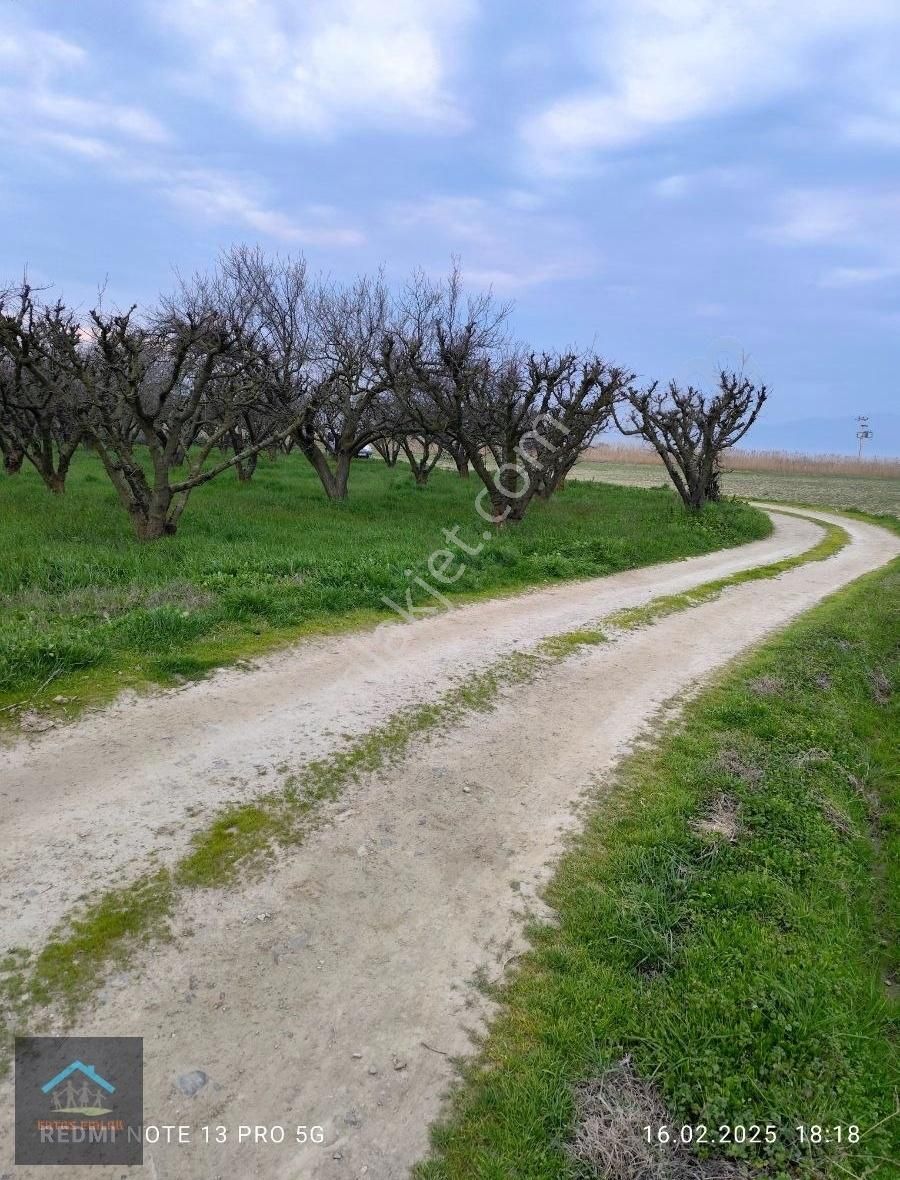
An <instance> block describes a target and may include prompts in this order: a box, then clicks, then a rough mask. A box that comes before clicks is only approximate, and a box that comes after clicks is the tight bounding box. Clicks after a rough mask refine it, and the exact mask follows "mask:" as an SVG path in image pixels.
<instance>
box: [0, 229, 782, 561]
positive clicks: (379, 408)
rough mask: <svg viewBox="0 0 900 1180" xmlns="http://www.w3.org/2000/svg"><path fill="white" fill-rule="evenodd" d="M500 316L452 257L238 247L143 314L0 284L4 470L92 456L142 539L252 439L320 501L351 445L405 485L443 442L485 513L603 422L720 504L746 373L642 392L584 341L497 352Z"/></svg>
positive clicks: (343, 469)
mask: <svg viewBox="0 0 900 1180" xmlns="http://www.w3.org/2000/svg"><path fill="white" fill-rule="evenodd" d="M509 312H510V308H509V306H508V305H504V304H500V303H498V302H497V301H496V300H495V299H494V298H493V296H492V295H490V294H476V295H471V294H467V293H466V292H465V291H464V290H463V286H462V282H461V278H460V274H459V270H458V269H457V268H456V267H454V268H453V269H452V270H451V272H450V275H449V277H448V278H447V279H446V280H444V281H433V280H431V279H429V278H427V277H426V276H424V275H421V274H419V275H416V276H414V277H413V279H412V280H411V281H410V282H409V283H408V284H407V285H406V286H405V287H404V288H403V290H402V291H400V292H398V293H394V292H391V291H390V290H389V288H388V287H387V285H386V283H385V281H384V278H383V276H382V275H376V276H374V277H362V278H359V279H357V280H356V281H355V282H353V283H350V284H349V285H343V286H342V285H338V284H336V283H333V282H330V281H326V280H322V279H313V278H312V277H311V276H310V275H309V273H308V271H307V267H306V264H305V262H304V260H303V259H302V258H272V257H268V256H266V255H265V254H264V253H263V252H262V251H261V250H259V249H258V248H249V247H245V246H241V247H236V248H234V249H232V250H231V251H229V252H228V253H226V254H224V255H223V256H222V257H221V258H220V260H219V262H218V264H217V266H216V268H215V269H214V270H213V271H212V272H211V273H210V274H206V275H199V276H195V277H194V278H193V279H191V280H190V281H186V282H182V283H181V284H180V286H179V288H178V290H177V292H176V293H175V295H174V296H172V297H170V298H166V299H163V300H161V301H160V303H159V304H158V305H157V306H156V307H155V308H154V309H153V310H151V311H150V312H148V313H146V314H142V315H139V314H138V312H137V308H136V307H132V308H130V309H129V310H127V311H119V310H108V309H106V308H104V307H103V306H102V303H101V305H99V306H98V307H96V308H94V309H93V310H92V311H90V313H89V314H88V315H87V317H82V316H80V315H79V314H78V313H77V312H76V311H75V310H74V309H72V308H70V307H67V306H66V305H65V304H64V303H63V302H61V301H50V300H48V299H46V298H45V297H44V293H43V292H41V291H36V290H34V289H33V288H32V287H31V286H30V285H29V283H28V282H27V281H25V282H22V283H21V284H18V285H17V286H15V287H11V288H8V289H7V290H6V291H0V450H2V455H3V461H4V466H5V469H6V471H7V472H8V473H9V474H15V473H16V472H17V471H18V470H19V469H20V468H21V467H22V465H23V464H24V463H26V462H27V463H30V464H32V465H33V466H34V467H35V469H36V470H37V471H38V472H39V474H40V475H41V478H42V479H43V480H44V482H45V483H46V485H47V487H48V488H49V489H50V490H51V491H53V492H56V493H59V492H62V490H63V488H64V486H65V480H66V474H67V471H68V468H69V465H70V463H71V460H72V457H73V455H74V454H75V452H76V451H77V449H78V448H79V447H80V446H84V447H88V448H90V449H91V450H93V451H94V452H95V453H96V455H97V456H98V458H99V459H100V462H101V463H102V465H103V467H104V469H105V471H106V473H107V475H108V477H109V479H110V481H111V483H112V486H113V487H114V489H115V491H116V494H117V495H118V498H119V500H120V502H121V504H122V506H123V507H124V508H125V510H126V511H127V512H128V514H129V516H130V518H131V520H132V522H133V525H134V529H135V532H136V534H137V536H138V537H140V538H141V539H144V540H150V539H153V538H158V537H161V536H164V535H165V534H167V533H172V532H174V531H175V529H176V528H177V526H178V521H179V519H180V517H181V514H182V512H183V511H184V508H185V505H186V503H187V501H188V498H189V496H190V493H191V491H192V490H193V489H194V488H195V487H197V486H199V485H200V484H202V483H206V482H207V481H209V480H211V479H214V478H216V476H218V475H220V474H221V473H222V472H224V471H226V470H228V469H234V470H235V471H236V473H237V476H238V478H239V479H242V480H248V479H250V478H251V477H252V475H253V471H254V468H255V466H256V462H257V458H258V456H259V454H260V453H261V452H263V451H267V452H269V453H270V454H272V455H275V454H278V453H280V452H282V451H291V450H298V451H299V452H300V453H301V454H302V455H303V457H304V458H305V459H306V460H307V461H308V462H309V463H310V465H311V466H312V467H313V469H314V470H315V472H316V474H317V476H318V478H319V480H320V481H321V484H322V488H323V490H324V492H325V494H326V495H327V496H328V497H330V498H332V499H343V498H344V497H346V496H347V494H348V488H349V480H350V474H351V464H352V460H353V459H354V457H355V456H357V455H358V454H359V453H360V451H361V449H362V448H364V447H373V448H374V449H375V450H377V451H378V452H379V453H380V454H381V455H382V457H383V458H384V459H385V461H386V462H388V463H390V464H393V463H395V462H396V461H397V458H398V457H399V455H400V454H401V453H403V454H404V455H405V457H406V459H407V460H408V462H409V465H410V469H411V471H412V475H413V478H415V479H416V481H417V482H418V483H425V482H426V481H427V479H428V475H429V472H430V471H431V470H432V469H433V467H434V465H435V463H436V462H437V461H438V459H439V458H440V457H441V456H442V455H447V456H449V457H451V458H452V460H453V461H454V462H455V464H456V468H457V470H458V472H459V474H460V475H461V476H462V477H467V476H468V474H469V471H470V469H471V470H472V471H474V472H475V473H476V475H477V476H478V478H479V479H480V481H481V483H482V484H483V489H482V491H480V492H479V496H478V500H479V504H483V505H484V510H483V513H482V514H483V515H484V516H485V517H488V518H490V519H491V520H493V521H494V522H495V523H496V524H498V525H499V524H504V523H507V522H515V521H519V520H521V519H522V517H523V516H524V515H525V513H526V511H527V510H528V507H529V505H530V504H531V502H532V501H533V499H534V497H536V496H539V497H543V498H546V497H549V496H550V495H552V494H553V492H554V491H556V490H557V489H558V488H559V487H561V486H562V485H563V483H564V481H565V477H566V475H567V473H568V472H569V471H570V470H571V468H572V466H573V465H574V463H575V462H576V461H577V459H578V456H579V455H580V453H581V452H582V450H583V449H584V448H585V447H586V446H587V445H589V444H590V442H591V441H592V440H593V439H594V437H595V436H596V435H597V434H598V433H599V432H600V431H602V430H603V429H604V428H605V427H607V426H608V425H609V424H610V423H611V422H613V421H614V422H616V424H617V425H618V426H619V428H620V429H621V430H623V431H624V432H625V433H628V434H639V435H641V436H642V437H643V438H645V439H646V440H647V441H648V442H650V443H651V444H652V445H653V446H654V447H655V448H656V449H657V451H658V452H659V454H660V455H661V457H662V459H663V461H664V462H665V464H666V467H667V469H668V470H669V473H670V474H671V476H672V479H673V482H674V483H675V486H676V488H677V490H678V492H679V494H680V495H681V497H682V499H683V500H684V501H685V503H686V504H687V505H688V506H689V507H690V508H692V509H695V510H696V509H699V508H700V507H702V505H703V504H704V503H705V502H706V500H708V499H716V498H717V497H718V495H719V484H718V478H719V465H720V457H721V454H722V451H723V450H724V449H725V448H727V447H729V446H732V445H733V444H734V443H735V442H737V441H738V439H739V438H741V437H742V436H743V434H745V433H746V431H747V430H748V429H749V427H750V425H752V423H753V421H754V420H755V419H756V416H757V415H758V413H759V411H760V408H761V407H762V405H763V403H764V401H765V399H766V390H765V387H756V386H754V385H753V384H752V383H751V382H750V381H749V380H748V379H746V378H745V377H743V376H741V375H739V374H729V373H722V374H721V376H720V381H719V387H718V389H717V390H716V392H715V393H714V394H712V395H705V394H703V393H702V392H700V391H699V390H696V389H694V388H693V387H692V386H689V387H687V388H686V389H685V388H681V387H679V386H678V385H677V384H675V383H674V382H672V383H670V384H669V385H668V386H667V387H666V388H665V389H663V390H661V389H660V388H659V387H658V386H657V385H655V384H654V385H651V386H650V387H649V388H646V389H640V388H638V386H637V384H636V376H635V374H634V373H632V372H630V371H629V370H628V369H626V368H622V367H620V366H617V365H613V364H610V363H609V362H607V361H605V360H603V359H602V358H601V357H599V356H597V355H596V354H594V353H580V352H576V351H567V352H559V353H550V352H541V353H537V352H532V351H529V350H527V349H525V348H523V347H521V346H519V345H516V344H515V343H514V342H513V341H512V340H511V338H510V335H509V331H508V320H509Z"/></svg>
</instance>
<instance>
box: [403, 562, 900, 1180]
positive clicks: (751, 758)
mask: <svg viewBox="0 0 900 1180" xmlns="http://www.w3.org/2000/svg"><path fill="white" fill-rule="evenodd" d="M898 605H900V562H896V561H895V562H894V563H893V564H892V565H891V566H889V567H886V568H885V569H884V570H881V571H879V572H877V573H875V574H871V575H868V576H867V577H865V578H863V579H861V580H860V581H858V582H856V583H854V584H853V585H852V586H851V587H850V588H849V589H846V590H844V591H841V592H840V593H839V594H837V595H835V596H833V597H832V598H830V599H829V600H827V601H826V602H825V603H824V604H822V605H820V606H819V607H817V608H815V609H814V610H813V611H811V612H809V613H808V614H807V615H805V616H804V617H803V618H802V619H801V620H800V621H798V622H797V623H795V624H793V625H792V626H791V627H789V628H788V629H787V630H786V631H785V632H784V633H782V634H781V635H780V636H779V637H778V638H776V639H774V640H772V641H770V642H769V643H767V644H766V645H765V646H764V647H763V648H762V649H761V650H760V651H759V652H758V653H757V654H755V655H753V656H752V657H751V658H750V659H747V660H744V661H743V662H742V663H741V664H740V665H739V666H737V667H736V668H734V669H733V670H731V671H729V672H728V673H727V674H726V675H725V676H724V677H723V678H722V679H721V681H720V682H719V683H718V684H716V685H715V686H714V687H712V688H710V689H708V690H707V691H705V692H704V693H703V695H702V696H701V697H700V698H698V699H697V700H696V701H695V702H693V703H692V704H690V705H689V706H688V708H687V711H686V714H685V716H684V717H683V719H682V721H681V722H680V723H679V724H678V725H677V726H675V725H673V726H670V727H669V728H668V729H667V731H666V732H665V733H664V735H663V737H662V739H661V740H660V741H659V742H658V744H656V745H655V747H654V748H653V749H651V750H644V751H641V752H638V753H637V754H635V755H633V756H632V757H630V758H629V759H628V760H627V761H626V763H625V764H624V765H623V766H622V767H621V768H620V771H619V773H618V775H617V780H616V782H615V784H614V787H613V790H612V793H611V795H610V796H609V798H607V799H605V800H604V801H603V803H602V805H598V806H597V807H596V809H595V810H594V812H593V814H592V815H591V816H590V818H589V820H588V822H587V826H586V828H585V830H584V832H583V833H582V834H581V835H580V836H578V837H576V838H575V839H574V841H573V843H572V845H571V847H570V849H569V851H568V852H567V853H566V854H565V855H564V857H563V859H562V861H561V863H560V864H559V866H558V868H557V870H556V873H555V875H554V878H553V881H552V883H551V885H550V887H549V889H548V891H547V901H548V902H549V904H550V905H551V906H552V907H553V909H554V910H555V911H556V913H557V915H558V921H557V922H556V923H555V924H552V925H541V926H535V927H533V928H532V929H531V930H530V931H529V937H530V941H531V950H530V951H529V952H528V953H527V954H526V955H525V956H524V957H523V958H522V959H519V960H518V961H517V971H516V974H515V977H514V978H512V979H511V980H510V981H508V982H507V983H505V984H503V985H501V986H499V987H498V988H497V989H496V990H495V998H496V999H497V1000H498V1001H499V1003H500V1007H499V1015H498V1016H497V1017H496V1019H495V1020H494V1022H493V1024H492V1026H491V1028H490V1032H489V1035H488V1037H487V1039H486V1041H485V1043H484V1046H483V1050H482V1053H481V1055H480V1057H479V1058H478V1059H477V1060H476V1062H475V1063H474V1064H473V1065H471V1066H469V1067H468V1068H467V1069H466V1070H465V1072H464V1075H463V1079H462V1083H461V1086H460V1088H459V1089H458V1091H457V1093H456V1095H455V1098H454V1100H453V1103H452V1110H451V1113H450V1115H449V1117H448V1119H447V1120H446V1122H445V1123H444V1124H442V1125H441V1126H440V1127H438V1128H437V1130H436V1131H435V1133H434V1152H433V1155H432V1158H431V1159H429V1160H428V1161H426V1162H424V1163H423V1164H421V1165H420V1166H419V1168H418V1170H417V1173H416V1174H417V1176H418V1178H419V1180H501V1178H505V1177H509V1176H516V1177H517V1178H518V1180H575V1178H579V1180H582V1178H585V1180H586V1178H587V1177H589V1176H594V1175H599V1174H600V1172H599V1171H591V1170H590V1168H588V1167H587V1166H586V1165H584V1164H576V1163H575V1162H574V1161H573V1160H572V1159H571V1157H570V1156H569V1154H568V1152H567V1150H566V1146H565V1145H566V1143H567V1142H568V1141H569V1139H570V1137H571V1135H572V1131H573V1120H574V1118H575V1111H574V1103H573V1090H574V1088H575V1087H576V1086H577V1085H578V1084H580V1083H582V1082H584V1081H585V1080H589V1079H592V1078H597V1077H600V1076H602V1074H603V1073H604V1071H605V1070H607V1069H610V1068H611V1067H613V1066H614V1065H615V1064H616V1063H617V1062H619V1061H620V1060H622V1059H623V1058H624V1057H626V1056H627V1057H629V1058H630V1060H631V1063H632V1066H633V1068H634V1069H635V1070H636V1071H637V1073H638V1074H639V1075H640V1076H641V1077H643V1078H645V1079H651V1080H652V1081H653V1084H654V1085H655V1086H656V1087H657V1088H658V1090H659V1093H660V1095H661V1098H662V1100H663V1101H664V1103H665V1105H666V1107H667V1109H668V1111H669V1112H670V1120H671V1123H672V1124H673V1125H674V1126H676V1127H678V1126H681V1125H685V1124H694V1125H696V1124H703V1125H706V1126H708V1127H710V1128H713V1129H715V1130H716V1131H717V1129H718V1127H719V1126H722V1125H729V1126H734V1125H735V1124H744V1125H749V1124H752V1123H759V1124H767V1123H772V1124H775V1125H776V1126H777V1128H778V1140H777V1142H776V1143H775V1144H769V1145H766V1144H761V1145H755V1146H753V1147H751V1146H749V1145H730V1146H727V1147H724V1148H721V1147H720V1148H716V1149H715V1151H716V1152H717V1153H718V1155H720V1156H721V1155H725V1156H727V1157H730V1158H731V1159H732V1160H733V1161H734V1162H739V1163H743V1164H744V1165H746V1166H747V1167H748V1168H749V1174H751V1175H760V1176H762V1175H764V1176H766V1177H773V1178H774V1177H781V1178H783V1177H788V1176H791V1177H794V1176H804V1177H805V1176H809V1177H828V1178H834V1180H839V1178H840V1177H846V1176H853V1177H862V1176H866V1177H871V1178H877V1180H888V1178H889V1177H893V1176H895V1175H896V1171H895V1161H896V1158H897V1143H898V1124H900V1119H897V1118H894V1117H892V1116H893V1115H894V1113H895V1111H896V1093H897V1090H898V1086H900V1074H898V1061H900V1054H898V1046H897V1043H896V1011H897V1009H896V1002H895V1001H893V1000H892V999H891V997H890V994H889V989H886V987H885V984H884V981H885V979H886V978H893V979H896V977H897V971H898V962H897V958H896V952H897V939H896V933H897V919H898V903H900V856H898V852H900V759H898V752H897V748H896V743H895V742H894V740H893V737H894V735H896V733H897V732H898V730H900V716H898V712H900V710H898V707H897V701H898V695H897V689H898V687H900V684H898V679H900V668H898V653H897V644H896V634H897V610H898ZM723 800H727V802H728V806H729V807H730V809H731V813H732V815H733V816H734V818H735V822H736V834H735V837H734V840H733V842H732V841H731V840H730V839H728V838H726V836H725V835H716V834H715V833H714V832H712V831H708V830H704V829H703V825H702V821H703V820H704V818H705V817H707V816H708V815H709V814H710V808H711V807H713V806H721V804H722V801H723ZM801 1124H806V1125H807V1126H808V1125H810V1124H821V1125H823V1126H831V1127H833V1126H835V1125H842V1126H843V1127H844V1128H845V1129H846V1128H847V1127H848V1125H850V1124H856V1125H858V1126H859V1127H860V1129H861V1135H862V1137H861V1140H860V1143H859V1144H858V1145H855V1146H850V1145H849V1144H847V1143H846V1142H845V1143H844V1144H842V1145H839V1144H837V1143H835V1142H832V1143H831V1144H828V1145H826V1144H823V1145H820V1146H816V1147H813V1146H809V1145H806V1146H804V1145H803V1144H802V1143H801V1142H800V1139H799V1136H798V1134H797V1132H796V1130H795V1128H796V1127H797V1126H799V1125H801ZM831 1137H832V1139H834V1136H833V1135H832V1136H831ZM700 1154H703V1152H701V1153H700ZM706 1154H710V1151H707V1152H706ZM679 1174H680V1173H679ZM698 1174H699V1173H698ZM614 1175H615V1176H616V1180H620V1177H619V1175H618V1174H617V1173H615V1174H614Z"/></svg>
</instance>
